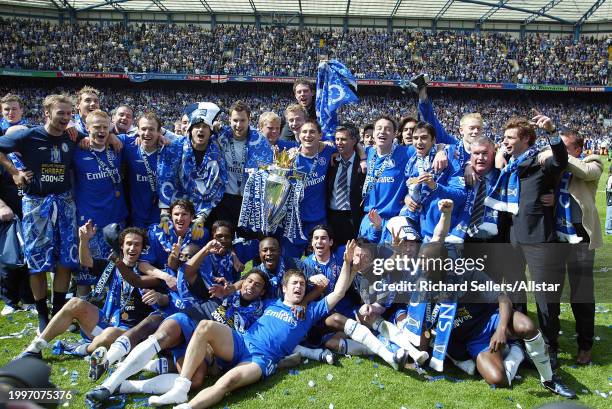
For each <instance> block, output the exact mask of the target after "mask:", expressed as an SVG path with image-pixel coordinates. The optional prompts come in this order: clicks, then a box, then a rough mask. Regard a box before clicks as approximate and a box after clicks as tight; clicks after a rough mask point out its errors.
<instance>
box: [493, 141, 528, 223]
mask: <svg viewBox="0 0 612 409" xmlns="http://www.w3.org/2000/svg"><path fill="white" fill-rule="evenodd" d="M538 152H539V150H538V148H537V147H536V146H535V145H534V146H531V147H530V148H529V149H527V150H526V151H525V152H523V153H522V154H521V156H519V157H518V158H516V160H512V159H511V160H510V162H509V163H508V164H507V165H506V166H505V167H504V168H503V169H502V171H501V173H500V174H499V178H498V179H497V182H496V183H495V186H493V189H492V190H491V192H490V194H489V196H487V198H486V199H485V206H488V207H490V208H492V209H495V210H498V211H500V212H510V213H512V214H514V215H517V214H518V210H519V200H520V198H521V180H520V177H519V174H518V168H519V166H520V165H521V164H522V163H523V162H525V161H527V160H529V159H531V158H533V157H535V156H536V155H537V154H538Z"/></svg>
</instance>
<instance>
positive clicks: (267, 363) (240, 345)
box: [217, 330, 276, 379]
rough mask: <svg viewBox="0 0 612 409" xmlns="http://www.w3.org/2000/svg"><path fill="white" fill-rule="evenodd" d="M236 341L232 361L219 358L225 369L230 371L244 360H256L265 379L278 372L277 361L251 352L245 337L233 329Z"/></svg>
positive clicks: (222, 367) (219, 362)
mask: <svg viewBox="0 0 612 409" xmlns="http://www.w3.org/2000/svg"><path fill="white" fill-rule="evenodd" d="M232 340H233V342H234V356H233V357H232V360H231V361H230V362H228V361H225V360H223V359H221V358H217V364H218V365H219V367H220V368H221V369H222V370H223V371H228V370H230V369H232V368H234V367H235V366H236V365H238V364H241V363H243V362H254V363H256V364H257V366H259V368H260V369H261V377H262V379H265V378H267V377H269V376H271V375H273V374H274V372H276V363H274V362H273V361H272V360H271V359H268V358H266V357H265V356H264V355H263V354H259V353H253V354H252V353H251V352H249V349H248V347H247V345H246V342H245V340H244V337H243V335H242V334H241V333H239V332H238V331H236V330H232Z"/></svg>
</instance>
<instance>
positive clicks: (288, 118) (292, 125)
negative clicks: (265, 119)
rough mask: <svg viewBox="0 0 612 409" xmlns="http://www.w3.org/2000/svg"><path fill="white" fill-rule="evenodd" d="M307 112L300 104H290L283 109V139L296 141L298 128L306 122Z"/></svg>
mask: <svg viewBox="0 0 612 409" xmlns="http://www.w3.org/2000/svg"><path fill="white" fill-rule="evenodd" d="M307 119H309V118H308V114H307V112H306V110H305V109H304V107H303V106H301V105H300V104H291V105H289V106H288V107H287V109H285V126H284V127H283V131H282V132H281V137H280V138H281V139H282V140H284V141H297V139H298V135H299V133H300V128H301V127H302V125H303V124H304V122H306V120H307Z"/></svg>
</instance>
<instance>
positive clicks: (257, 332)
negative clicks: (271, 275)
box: [149, 241, 356, 409]
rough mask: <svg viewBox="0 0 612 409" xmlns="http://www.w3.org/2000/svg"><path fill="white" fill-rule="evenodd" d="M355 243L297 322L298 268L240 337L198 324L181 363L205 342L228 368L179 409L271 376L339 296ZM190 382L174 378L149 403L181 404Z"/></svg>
mask: <svg viewBox="0 0 612 409" xmlns="http://www.w3.org/2000/svg"><path fill="white" fill-rule="evenodd" d="M355 247H356V243H355V242H354V241H350V242H349V243H348V244H347V247H346V251H345V253H344V263H343V266H342V269H341V272H340V276H339V277H338V281H337V282H336V286H335V288H334V291H333V292H332V293H330V294H329V295H327V296H326V297H325V298H323V299H322V300H320V301H316V302H311V303H310V304H308V305H307V307H306V314H305V318H304V319H303V320H298V319H297V318H296V316H295V315H294V313H293V310H292V309H293V308H295V307H299V306H300V305H301V303H302V300H303V299H304V295H305V293H306V277H305V276H304V274H303V273H302V272H301V271H300V270H288V271H286V272H285V275H284V277H283V283H282V284H283V285H282V287H283V293H284V299H283V300H282V301H281V300H277V301H275V302H273V303H271V304H270V305H269V306H268V307H267V308H266V309H265V311H264V314H263V316H262V317H261V318H259V319H258V320H257V321H256V322H255V323H254V324H253V325H252V326H251V327H250V328H249V329H248V331H247V332H246V333H245V334H244V335H242V334H240V333H238V332H237V331H234V330H231V329H230V328H228V327H227V326H225V325H223V324H220V323H217V322H213V321H202V322H200V324H199V325H198V328H197V329H196V331H195V333H194V336H193V338H192V340H191V342H190V343H189V346H188V348H187V356H186V360H187V359H189V356H190V352H191V351H192V350H193V349H195V348H197V347H196V346H195V344H201V343H208V344H210V346H211V347H212V349H213V351H214V353H215V356H216V357H217V360H220V361H221V362H222V363H224V364H225V365H227V366H229V367H232V369H230V370H229V371H228V372H226V373H225V374H224V375H223V376H221V377H220V378H219V379H218V380H217V382H216V383H215V384H214V385H212V386H209V387H208V388H206V389H204V390H202V391H201V392H200V393H198V395H196V396H195V397H194V398H193V400H192V401H191V402H190V403H189V404H184V405H179V408H183V409H184V408H194V409H195V408H206V407H209V406H211V405H214V404H216V403H217V402H219V401H220V400H221V399H222V398H223V397H224V396H225V394H226V393H228V392H231V391H233V390H235V389H238V388H241V387H244V386H247V385H250V384H252V383H255V382H257V381H258V380H260V379H262V378H266V377H268V376H270V375H272V374H273V373H274V371H275V370H276V365H277V363H278V362H279V361H280V360H281V359H282V358H283V357H285V356H287V355H289V354H291V352H292V351H293V350H294V348H295V347H296V345H298V343H299V342H300V341H301V340H302V339H303V338H304V336H305V335H306V333H307V332H308V330H309V329H310V328H311V327H312V325H313V324H314V323H315V322H317V321H319V320H321V319H322V318H324V317H325V316H327V315H328V314H329V311H330V310H332V309H333V308H334V307H335V306H336V304H337V303H338V302H339V301H340V300H341V299H342V298H343V297H344V295H345V293H346V290H347V289H348V287H349V285H350V284H351V282H352V281H353V278H354V273H352V272H351V263H352V260H353V252H354V250H355ZM190 384H191V381H190V380H189V379H187V378H184V377H179V378H177V379H176V381H175V383H174V387H173V388H172V390H171V391H170V392H168V393H166V394H164V395H162V396H152V397H151V398H149V403H150V404H152V405H159V406H161V405H168V404H172V403H181V402H185V401H186V400H187V398H188V397H187V392H188V391H189V388H190Z"/></svg>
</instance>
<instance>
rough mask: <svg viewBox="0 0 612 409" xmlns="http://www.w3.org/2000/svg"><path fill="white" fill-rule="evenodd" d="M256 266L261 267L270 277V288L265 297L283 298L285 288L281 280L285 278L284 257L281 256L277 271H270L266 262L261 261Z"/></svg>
mask: <svg viewBox="0 0 612 409" xmlns="http://www.w3.org/2000/svg"><path fill="white" fill-rule="evenodd" d="M255 268H258V269H260V270H261V271H262V272H264V273H265V274H266V276H267V277H268V288H267V289H266V295H265V298H282V296H283V288H282V285H281V284H282V283H281V281H282V280H283V276H284V275H285V270H286V267H285V260H284V258H283V257H282V256H279V258H278V264H277V266H276V271H269V270H268V269H267V268H266V265H265V264H264V263H261V264H260V265H258V266H257V267H255Z"/></svg>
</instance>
